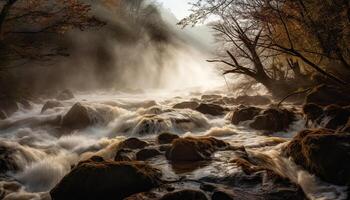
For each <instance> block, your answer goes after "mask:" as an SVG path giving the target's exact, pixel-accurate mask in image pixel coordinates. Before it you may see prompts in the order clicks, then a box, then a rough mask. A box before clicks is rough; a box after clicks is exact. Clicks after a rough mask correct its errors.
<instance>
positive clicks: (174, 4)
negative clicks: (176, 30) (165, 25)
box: [156, 0, 197, 19]
mask: <svg viewBox="0 0 350 200" xmlns="http://www.w3.org/2000/svg"><path fill="white" fill-rule="evenodd" d="M156 1H157V2H159V3H161V4H163V6H164V8H165V9H170V10H171V12H172V13H174V14H175V15H176V17H177V18H178V19H182V18H184V17H186V16H187V15H188V14H189V13H190V12H189V11H188V10H189V9H190V8H191V5H189V4H188V3H189V2H196V1H197V0H156Z"/></svg>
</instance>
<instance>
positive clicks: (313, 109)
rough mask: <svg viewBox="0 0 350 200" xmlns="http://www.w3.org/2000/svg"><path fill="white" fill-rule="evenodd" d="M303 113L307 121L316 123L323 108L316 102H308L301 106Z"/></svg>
mask: <svg viewBox="0 0 350 200" xmlns="http://www.w3.org/2000/svg"><path fill="white" fill-rule="evenodd" d="M303 113H304V115H305V116H306V119H307V121H310V122H312V123H317V120H318V119H320V118H321V117H322V115H323V108H322V107H321V106H319V105H317V104H314V103H309V104H305V105H304V106H303Z"/></svg>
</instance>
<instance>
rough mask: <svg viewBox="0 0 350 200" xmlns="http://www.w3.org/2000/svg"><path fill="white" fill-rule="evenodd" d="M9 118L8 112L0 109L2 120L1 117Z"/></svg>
mask: <svg viewBox="0 0 350 200" xmlns="http://www.w3.org/2000/svg"><path fill="white" fill-rule="evenodd" d="M6 118H7V114H6V113H5V111H3V110H0V120H1V119H6Z"/></svg>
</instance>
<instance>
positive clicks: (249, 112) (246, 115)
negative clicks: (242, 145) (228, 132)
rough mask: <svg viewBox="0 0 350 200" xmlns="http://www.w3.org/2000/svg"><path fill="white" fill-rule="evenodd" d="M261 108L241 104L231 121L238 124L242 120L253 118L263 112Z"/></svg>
mask: <svg viewBox="0 0 350 200" xmlns="http://www.w3.org/2000/svg"><path fill="white" fill-rule="evenodd" d="M261 110H262V109H261V108H257V107H246V106H240V107H238V108H237V109H236V110H235V111H233V114H232V118H231V122H232V123H233V124H235V125H238V124H239V123H240V122H243V121H248V120H252V119H253V118H254V117H255V116H257V115H258V114H259V113H260V112H261Z"/></svg>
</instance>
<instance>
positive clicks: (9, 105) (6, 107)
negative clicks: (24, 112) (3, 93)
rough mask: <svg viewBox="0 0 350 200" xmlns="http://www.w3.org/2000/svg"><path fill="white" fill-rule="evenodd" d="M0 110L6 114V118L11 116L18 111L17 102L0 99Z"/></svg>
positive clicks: (9, 99)
mask: <svg viewBox="0 0 350 200" xmlns="http://www.w3.org/2000/svg"><path fill="white" fill-rule="evenodd" d="M0 109H1V110H2V111H4V112H5V113H6V115H7V116H11V115H12V114H13V113H15V112H17V111H18V110H19V107H18V105H17V102H16V101H15V100H13V99H11V98H1V99H0Z"/></svg>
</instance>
